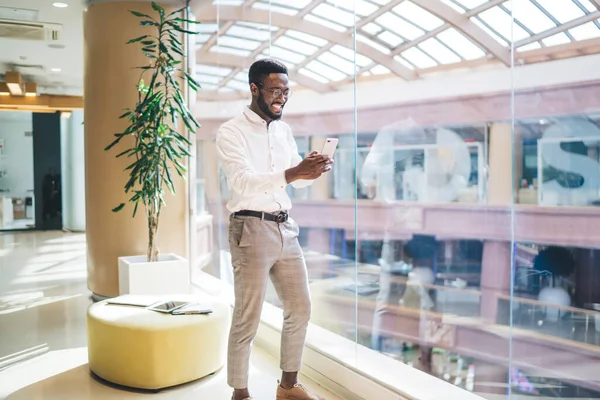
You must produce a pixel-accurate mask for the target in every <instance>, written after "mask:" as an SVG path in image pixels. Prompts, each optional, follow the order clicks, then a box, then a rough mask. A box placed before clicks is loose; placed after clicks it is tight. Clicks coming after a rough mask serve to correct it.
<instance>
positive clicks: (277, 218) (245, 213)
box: [233, 210, 289, 224]
mask: <svg viewBox="0 0 600 400" xmlns="http://www.w3.org/2000/svg"><path fill="white" fill-rule="evenodd" d="M233 216H234V217H237V216H239V217H255V218H260V219H261V220H264V221H273V222H277V223H280V224H282V223H284V222H286V221H287V220H288V217H289V216H288V213H287V211H281V212H279V213H277V214H269V213H265V212H260V211H251V210H242V211H238V212H235V213H233Z"/></svg>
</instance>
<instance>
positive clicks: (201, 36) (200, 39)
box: [196, 33, 212, 43]
mask: <svg viewBox="0 0 600 400" xmlns="http://www.w3.org/2000/svg"><path fill="white" fill-rule="evenodd" d="M211 36H212V35H211V34H202V33H200V34H198V35H196V43H206V42H208V39H210V37H211Z"/></svg>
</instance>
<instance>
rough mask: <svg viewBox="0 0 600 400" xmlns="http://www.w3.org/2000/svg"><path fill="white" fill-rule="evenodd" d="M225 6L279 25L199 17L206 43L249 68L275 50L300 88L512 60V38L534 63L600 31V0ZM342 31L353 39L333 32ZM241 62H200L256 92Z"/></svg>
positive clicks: (274, 0)
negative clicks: (281, 21)
mask: <svg viewBox="0 0 600 400" xmlns="http://www.w3.org/2000/svg"><path fill="white" fill-rule="evenodd" d="M511 4H512V7H513V8H514V10H513V11H514V12H512V11H511ZM217 6H218V7H219V8H223V7H228V8H235V9H240V10H239V11H243V8H249V7H251V8H253V9H257V10H264V11H265V12H267V15H270V17H271V20H272V21H273V24H272V26H269V25H267V24H258V23H252V22H244V21H239V20H232V21H227V20H220V23H219V24H217V23H215V22H212V23H211V22H210V21H208V22H206V21H203V20H202V16H201V15H199V16H198V17H199V19H200V20H201V21H203V24H201V25H199V27H200V31H201V34H200V35H198V38H197V50H202V52H208V53H218V54H228V55H232V56H236V57H238V58H240V59H244V60H246V61H249V62H246V63H243V65H249V64H250V63H251V61H252V60H255V59H260V58H264V57H269V56H270V57H275V58H277V59H280V60H281V61H283V62H284V63H286V64H287V66H288V68H289V69H290V76H291V77H292V78H293V77H296V76H297V77H299V78H300V77H301V78H302V82H303V85H299V86H306V83H307V82H308V83H311V82H314V85H313V86H314V87H313V89H314V88H316V87H318V85H335V84H338V85H339V84H341V83H347V82H352V81H353V79H354V73H355V72H356V74H357V75H358V77H359V78H360V77H369V76H375V75H387V74H390V73H392V71H391V70H390V68H392V66H395V65H397V66H399V67H400V68H402V69H403V70H404V71H409V72H410V73H414V74H415V76H418V75H419V74H424V73H426V72H428V71H435V70H437V69H441V68H444V69H448V68H453V67H464V66H465V65H467V66H469V65H475V63H476V62H477V60H481V61H485V60H496V61H502V60H499V59H498V58H499V57H498V53H497V52H498V49H500V50H501V51H502V50H505V51H506V53H507V54H508V53H509V51H510V49H511V46H512V43H514V46H515V51H516V52H517V57H519V58H521V57H524V59H525V62H526V61H527V60H526V56H527V52H528V51H534V53H536V50H537V51H538V52H544V51H545V49H547V50H546V52H551V51H554V50H555V49H560V48H564V45H568V44H569V43H572V42H576V41H583V40H589V39H597V38H600V10H599V8H600V1H598V0H596V5H595V4H594V3H592V0H512V1H511V0H435V1H431V0H353V1H351V0H314V1H311V0H245V1H243V0H213V7H217ZM349 7H350V8H349ZM352 7H355V9H352ZM269 10H270V13H269ZM382 10H383V11H382ZM240 15H244V14H243V12H242V13H241V14H240ZM281 15H285V16H287V18H288V19H289V17H290V16H292V17H297V18H298V19H302V20H304V21H306V22H304V21H302V23H301V24H298V25H295V26H294V27H295V28H297V29H302V30H303V31H299V30H295V29H288V28H287V27H285V26H276V22H277V21H278V16H281ZM448 16H450V17H452V18H449V17H448ZM444 17H446V18H445V19H444ZM461 20H462V21H464V22H462V21H461ZM513 20H514V23H513ZM267 21H268V19H267ZM355 21H356V23H355ZM448 21H453V22H452V23H450V22H448ZM457 21H458V23H457ZM465 24H467V25H470V28H469V29H466V28H465ZM302 25H306V26H305V27H302ZM355 25H356V39H357V44H358V43H360V46H361V47H358V49H359V52H358V53H357V54H356V56H355V54H354V45H353V41H352V40H351V39H350V38H351V37H352V35H353V33H354V29H355ZM315 27H316V28H315ZM472 28H474V29H472ZM323 30H324V31H323ZM322 32H327V34H323V33H322ZM340 33H342V34H346V35H347V36H348V39H350V40H345V41H339V40H337V41H336V42H334V41H332V40H327V39H324V38H323V37H329V38H331V37H333V38H339V37H340ZM596 44H597V43H596ZM498 45H499V46H498ZM561 45H562V46H561ZM349 46H350V47H349ZM555 46H561V47H555ZM552 47H555V49H552ZM494 49H495V50H494ZM202 52H200V53H199V54H200V55H199V57H198V61H199V62H200V63H201V62H202V57H201V54H202ZM381 56H384V58H383V60H384V61H387V63H385V65H382V64H384V62H383V61H382V57H381ZM355 57H356V58H355ZM216 59H217V60H218V59H219V58H218V57H217V58H216ZM374 59H377V60H378V61H375V60H374ZM470 62H473V63H470ZM241 64H242V63H240V64H236V65H227V66H225V65H221V66H214V65H199V66H198V69H197V74H198V80H199V81H200V83H201V84H202V87H203V89H204V90H220V91H232V92H233V91H247V90H248V83H247V70H244V68H242V67H240V66H239V65H241ZM355 65H356V66H355ZM392 69H394V68H392ZM361 79H362V78H361ZM298 80H299V79H298Z"/></svg>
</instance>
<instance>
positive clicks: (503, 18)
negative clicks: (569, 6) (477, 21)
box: [479, 0, 570, 41]
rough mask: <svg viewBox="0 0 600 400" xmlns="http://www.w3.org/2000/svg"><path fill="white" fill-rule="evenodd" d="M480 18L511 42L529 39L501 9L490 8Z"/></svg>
mask: <svg viewBox="0 0 600 400" xmlns="http://www.w3.org/2000/svg"><path fill="white" fill-rule="evenodd" d="M569 1H570V0H569ZM479 17H480V18H481V19H482V20H483V21H485V22H486V23H487V24H488V25H489V26H490V27H492V29H494V30H495V31H496V32H498V33H499V34H500V35H502V36H504V37H505V38H506V39H508V40H509V41H510V40H512V41H517V40H521V39H525V38H528V37H529V34H528V33H527V32H526V31H525V30H524V29H523V28H521V27H520V26H519V25H517V24H515V23H514V22H513V20H512V17H511V16H510V15H509V14H508V13H507V12H506V11H504V10H503V9H501V8H500V7H494V8H490V9H489V10H487V11H484V12H482V13H481V14H479Z"/></svg>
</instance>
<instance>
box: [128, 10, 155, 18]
mask: <svg viewBox="0 0 600 400" xmlns="http://www.w3.org/2000/svg"><path fill="white" fill-rule="evenodd" d="M129 12H130V13H132V14H133V15H135V16H136V17H144V18H150V19H152V17H151V16H149V15H146V14H142V13H141V12H137V11H131V10H129Z"/></svg>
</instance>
